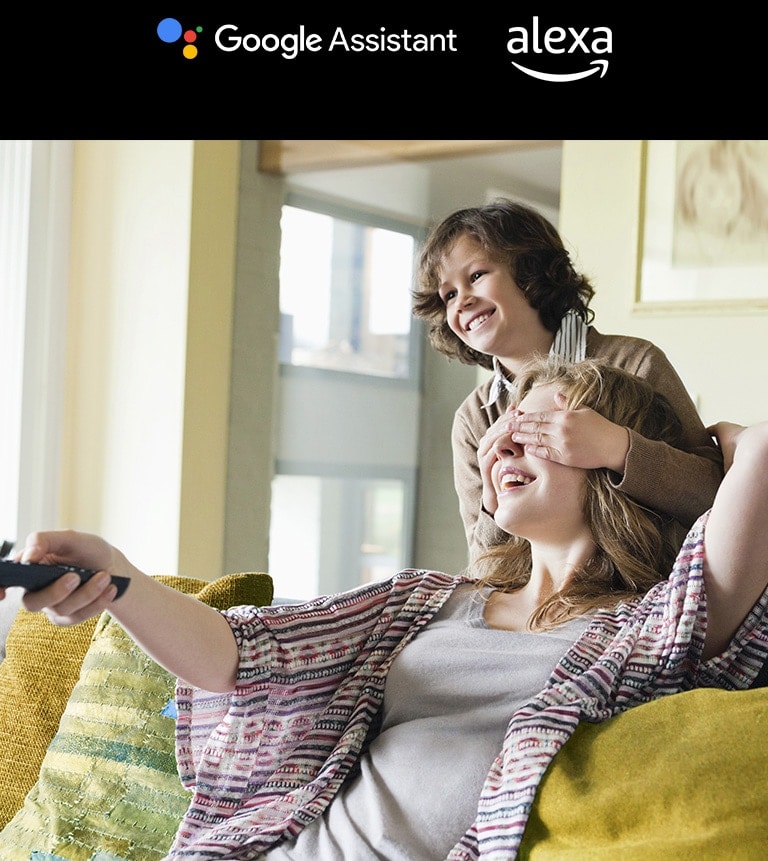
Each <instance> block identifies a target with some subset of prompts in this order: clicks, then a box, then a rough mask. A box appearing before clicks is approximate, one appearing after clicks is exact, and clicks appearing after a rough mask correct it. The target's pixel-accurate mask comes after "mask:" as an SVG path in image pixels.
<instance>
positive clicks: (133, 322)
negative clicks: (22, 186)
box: [60, 140, 239, 579]
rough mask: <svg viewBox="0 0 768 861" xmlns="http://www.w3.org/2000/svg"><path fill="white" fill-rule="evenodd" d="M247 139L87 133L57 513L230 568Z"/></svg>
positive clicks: (167, 569) (179, 559)
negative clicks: (232, 406) (227, 515)
mask: <svg viewBox="0 0 768 861" xmlns="http://www.w3.org/2000/svg"><path fill="white" fill-rule="evenodd" d="M238 160H239V142H238V141H197V142H193V141H189V140H180V141H142V140H130V141H77V142H76V147H75V171H74V182H73V187H74V193H73V225H72V258H71V287H70V308H69V320H68V338H67V340H68V354H67V373H66V384H65V415H64V427H63V443H62V460H63V468H62V500H61V524H60V525H61V526H63V527H71V528H77V529H83V530H86V531H90V532H96V533H99V534H101V535H103V536H104V537H105V538H107V539H108V540H109V541H111V542H113V543H115V544H116V545H117V546H118V547H120V548H121V549H123V550H124V551H125V553H126V554H127V555H128V556H129V557H130V558H131V559H132V561H134V562H135V563H136V564H137V565H139V566H140V567H142V568H144V569H145V570H147V571H150V572H152V573H176V572H182V573H185V574H187V575H189V576H196V577H203V578H205V579H210V578H212V577H215V576H218V575H219V574H220V573H222V548H223V529H224V482H225V476H226V455H227V426H228V409H229V394H228V393H229V367H230V356H231V344H230V342H231V309H232V293H233V256H234V245H235V225H236V213H237V176H238V170H239V161H238Z"/></svg>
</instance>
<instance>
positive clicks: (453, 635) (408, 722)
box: [263, 583, 588, 861]
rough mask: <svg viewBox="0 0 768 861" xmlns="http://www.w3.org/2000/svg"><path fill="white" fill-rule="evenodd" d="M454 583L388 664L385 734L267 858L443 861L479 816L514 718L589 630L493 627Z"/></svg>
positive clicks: (465, 588) (571, 625)
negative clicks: (319, 810)
mask: <svg viewBox="0 0 768 861" xmlns="http://www.w3.org/2000/svg"><path fill="white" fill-rule="evenodd" d="M488 594H489V592H488V590H485V592H484V593H482V594H481V593H480V592H479V591H478V589H477V587H476V586H475V585H474V584H471V583H470V584H465V585H461V586H458V587H457V588H456V590H455V591H454V594H453V595H452V596H451V597H450V598H449V599H448V601H447V602H446V603H445V605H444V606H443V607H442V608H441V609H440V611H439V612H438V614H437V615H436V616H435V618H434V619H433V620H432V621H431V622H430V623H429V624H428V625H427V626H426V627H425V628H424V630H423V631H421V632H420V633H419V634H418V636H417V637H415V638H414V640H413V641H412V642H411V643H409V644H408V645H407V646H406V647H405V648H404V649H403V651H402V652H401V653H400V654H399V655H398V657H397V658H396V659H395V660H394V661H393V663H392V667H391V669H390V671H389V675H388V676H387V682H386V688H385V692H384V705H383V722H382V727H381V732H380V733H379V735H378V736H377V737H376V738H375V739H374V740H373V742H372V743H371V745H370V748H369V750H368V752H367V754H366V755H365V756H364V757H363V758H362V759H361V762H360V771H359V772H358V773H356V774H355V776H354V777H353V778H350V779H349V780H348V781H347V783H346V784H345V785H344V787H342V790H341V791H340V793H339V795H338V796H337V797H336V798H335V799H334V800H333V801H332V802H331V804H330V806H329V807H328V809H327V810H326V812H325V814H324V815H323V816H321V817H319V818H318V819H316V820H315V821H314V822H312V823H310V824H309V825H308V826H307V827H306V828H305V829H304V830H303V831H302V832H301V833H300V834H299V836H298V837H297V838H296V839H295V840H291V841H288V842H283V843H280V844H279V845H278V846H276V847H274V848H273V849H271V850H270V851H269V852H268V853H267V854H266V855H264V856H263V857H264V858H268V859H269V861H287V859H291V861H337V859H338V861H373V859H377V861H382V859H386V861H438V859H444V858H445V857H446V855H447V854H448V853H449V852H450V850H451V849H452V848H453V846H454V845H455V844H456V842H457V841H458V840H459V839H460V838H461V836H462V835H463V834H464V832H465V831H466V830H467V829H468V828H469V826H470V825H471V824H472V822H473V821H474V819H475V816H476V812H477V802H478V799H479V797H480V791H481V789H482V786H483V782H484V780H485V778H486V776H487V774H488V771H489V769H490V767H491V764H492V763H493V760H494V759H495V758H496V755H497V754H498V753H499V751H500V750H501V745H502V741H503V738H504V733H505V731H506V728H507V725H508V723H509V720H510V718H511V716H512V715H513V714H514V712H515V711H517V709H518V708H519V707H520V706H521V705H523V704H524V703H525V702H526V701H527V700H528V699H530V697H532V696H534V695H535V694H537V693H538V692H539V691H540V690H541V689H542V688H543V687H544V686H545V684H546V681H547V679H548V678H549V676H550V674H551V672H552V670H553V668H554V667H555V665H556V664H557V662H558V661H559V660H560V658H561V657H562V656H563V654H564V653H565V652H566V651H567V650H568V648H569V647H570V646H571V644H572V643H573V642H574V641H575V640H576V639H577V638H578V637H579V635H580V634H581V633H582V632H583V631H584V629H585V628H586V626H587V623H588V620H587V619H586V618H582V619H574V620H572V621H570V622H567V623H566V624H564V625H561V626H560V627H558V628H556V629H555V630H553V631H546V632H541V633H527V632H526V633H522V632H517V631H502V630H498V629H493V628H489V627H488V626H487V625H486V624H485V621H484V618H483V609H484V607H485V597H486V596H487V595H488Z"/></svg>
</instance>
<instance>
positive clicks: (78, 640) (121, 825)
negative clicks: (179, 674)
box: [0, 574, 272, 861]
mask: <svg viewBox="0 0 768 861" xmlns="http://www.w3.org/2000/svg"><path fill="white" fill-rule="evenodd" d="M157 579H158V580H160V581H162V582H164V583H166V585H169V586H172V587H174V588H176V589H179V590H180V591H183V592H186V593H188V594H194V595H195V596H196V597H197V598H198V599H199V600H200V601H203V602H204V603H206V604H209V605H211V606H214V607H217V608H225V607H231V606H236V605H240V604H253V605H261V604H268V603H270V602H271V600H272V580H271V578H270V577H269V576H268V575H266V574H235V575H229V576H226V577H222V578H220V579H218V580H216V581H214V582H211V583H208V582H206V581H201V580H192V579H188V578H180V577H158V578H157ZM17 624H18V625H19V626H20V628H21V629H22V631H23V632H24V635H25V636H24V638H23V644H24V646H25V647H26V648H27V651H28V657H29V661H28V662H27V667H26V670H27V674H28V673H32V674H34V675H36V676H37V678H36V681H35V685H34V687H35V690H36V692H37V695H38V698H39V701H40V702H43V701H44V697H43V696H42V694H43V693H45V692H46V691H47V690H48V689H49V686H55V687H56V696H57V698H61V697H62V696H63V694H64V691H65V690H66V688H67V686H68V684H69V683H63V684H60V683H59V681H58V677H59V676H61V675H62V672H61V665H62V664H63V663H66V664H70V663H72V662H73V659H72V658H71V656H70V655H69V654H66V640H67V638H66V637H65V638H61V642H59V638H58V637H57V636H56V635H58V634H59V633H62V632H64V631H68V632H75V634H74V636H73V638H72V641H73V642H74V643H75V645H74V651H76V652H78V653H80V652H81V651H84V649H83V648H82V642H83V639H84V638H85V636H86V635H87V636H89V637H90V632H91V631H93V636H92V639H90V640H89V641H88V642H87V643H86V647H87V653H86V654H85V657H84V658H83V659H82V662H81V663H82V666H81V668H78V675H76V678H77V681H76V683H75V684H74V686H72V685H71V684H69V687H70V688H71V694H70V696H69V698H68V700H67V701H66V704H65V707H64V708H63V714H61V719H60V723H59V721H58V718H57V717H56V715H55V713H54V710H53V709H49V710H48V716H47V723H46V724H45V730H44V735H46V736H47V734H48V727H49V726H50V724H51V723H52V722H53V721H55V722H56V723H57V724H58V728H56V727H54V730H55V734H51V735H53V738H50V737H49V738H48V742H47V743H46V744H47V748H46V749H45V750H44V751H43V755H42V756H40V757H39V758H37V764H38V767H37V770H36V772H35V773H34V774H32V773H31V772H32V768H33V767H34V766H33V765H30V764H29V763H24V756H23V751H22V750H21V748H20V746H19V745H16V757H17V760H18V761H19V762H20V763H22V764H24V766H25V770H24V772H23V774H22V775H19V773H18V772H17V774H16V780H17V781H18V782H19V783H18V785H17V786H14V787H12V788H11V787H10V786H9V787H4V788H3V793H4V796H5V797H4V799H3V803H4V805H5V808H6V810H7V809H8V808H9V806H10V805H11V804H13V803H14V799H16V798H18V796H19V793H22V795H21V799H19V802H18V804H17V805H16V809H15V810H14V814H15V815H13V818H11V819H10V821H9V822H8V823H7V824H6V826H5V828H4V829H3V830H2V832H0V858H2V859H3V861H29V858H30V857H33V853H41V854H40V855H39V856H37V857H40V858H46V859H49V858H50V859H51V861H53V859H57V858H62V859H67V861H91V859H92V858H94V856H95V855H96V852H97V851H98V852H101V853H102V855H101V857H104V858H107V857H109V858H114V859H126V861H144V859H146V861H150V859H151V861H154V859H160V858H162V857H163V856H164V855H165V853H166V851H167V849H168V847H169V845H170V842H171V840H172V838H173V835H174V833H175V831H176V828H177V827H178V822H179V820H180V819H181V816H182V815H183V813H184V810H185V809H186V806H187V804H188V800H189V797H188V793H187V792H186V790H184V789H183V787H182V785H181V782H180V781H179V778H178V773H177V771H176V762H175V757H174V732H175V721H174V719H173V715H172V713H169V712H168V711H167V709H166V707H167V706H168V704H169V703H170V702H171V701H172V699H173V692H174V684H175V679H174V678H173V677H172V676H171V675H170V674H169V673H167V672H166V671H165V670H163V669H162V668H161V667H159V666H158V665H157V664H156V663H155V662H154V661H152V660H151V659H150V658H148V657H147V656H146V654H145V653H144V652H143V651H142V650H141V649H140V648H138V647H137V646H136V645H135V644H134V643H133V641H132V640H131V639H130V637H129V636H128V635H127V634H126V633H125V632H124V631H123V629H122V628H121V627H120V625H119V624H118V623H117V622H116V621H114V620H113V619H112V617H111V616H110V615H109V614H108V613H104V614H103V615H102V616H101V617H100V618H99V619H98V620H93V624H91V623H86V625H85V626H77V627H78V628H81V627H82V628H83V630H82V631H78V630H77V629H75V628H67V629H61V628H56V627H55V626H53V625H51V624H50V622H48V620H47V619H46V618H45V616H44V615H42V614H30V613H25V614H23V615H22V616H20V619H19V620H18V621H17V622H15V623H14V627H15V626H16V625H17ZM11 633H13V632H11ZM34 633H36V634H37V637H34V636H33V634H34ZM51 635H53V637H54V639H55V640H56V642H57V651H56V652H51V650H50V648H49V641H50V639H51ZM21 645H22V643H21V642H20V641H19V638H18V637H15V638H11V637H9V657H12V658H13V661H14V667H15V677H17V678H20V679H22V680H25V679H26V676H25V673H24V672H22V669H23V661H22V660H21V656H20V655H19V654H17V653H15V650H16V649H18V648H19V647H20V646H21ZM11 646H13V649H12V648H11ZM46 653H47V654H48V657H49V660H48V661H46V660H45V657H44V656H45V654H46ZM7 660H8V658H6V661H7ZM4 665H5V662H4V663H3V665H2V667H0V669H3V668H4ZM71 673H72V669H71V667H70V666H67V668H66V674H67V675H71ZM3 705H4V706H5V705H6V704H5V703H3ZM4 719H5V720H6V721H7V726H6V728H5V732H7V733H8V735H9V737H10V736H11V735H12V733H11V726H10V724H11V723H12V717H11V715H10V714H8V712H7V711H6V712H5V713H4ZM17 720H18V721H19V723H21V724H26V726H23V727H22V729H23V730H24V733H25V734H26V735H30V736H31V735H32V733H31V729H32V727H31V725H29V722H28V721H27V719H26V717H24V718H23V719H19V717H18V716H17ZM35 743H36V750H39V747H40V745H41V744H42V743H43V740H42V739H36V740H35ZM4 760H5V757H4ZM40 760H42V761H40ZM3 767H4V768H8V766H7V763H6V762H5V761H4V762H3ZM8 770H9V771H10V772H12V771H13V768H8ZM30 778H31V779H30ZM27 791H28V794H27ZM24 795H26V798H25V797H24ZM46 853H47V854H46Z"/></svg>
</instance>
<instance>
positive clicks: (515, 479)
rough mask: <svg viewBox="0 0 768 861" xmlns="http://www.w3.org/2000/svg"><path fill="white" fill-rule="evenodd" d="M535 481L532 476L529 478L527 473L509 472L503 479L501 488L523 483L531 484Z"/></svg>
mask: <svg viewBox="0 0 768 861" xmlns="http://www.w3.org/2000/svg"><path fill="white" fill-rule="evenodd" d="M532 481H533V479H532V478H529V477H528V476H527V475H518V474H513V473H507V474H506V475H505V476H504V477H503V478H502V479H501V489H502V490H507V489H508V488H510V487H516V486H518V485H521V484H530V483H531V482H532Z"/></svg>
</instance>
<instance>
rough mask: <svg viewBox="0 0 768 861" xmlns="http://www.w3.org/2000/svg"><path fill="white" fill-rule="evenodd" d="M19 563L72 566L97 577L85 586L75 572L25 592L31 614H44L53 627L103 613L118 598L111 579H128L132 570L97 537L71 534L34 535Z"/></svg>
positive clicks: (79, 533) (120, 554)
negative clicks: (40, 612) (113, 577)
mask: <svg viewBox="0 0 768 861" xmlns="http://www.w3.org/2000/svg"><path fill="white" fill-rule="evenodd" d="M16 558H17V559H19V560H20V561H22V562H39V563H42V564H44V565H74V566H76V567H78V568H90V569H92V570H95V571H96V572H97V573H96V574H95V575H94V576H93V577H91V578H90V579H89V580H88V581H86V582H85V583H82V585H81V580H80V577H79V576H78V575H77V573H75V572H69V573H67V574H63V575H62V576H61V577H59V578H58V579H57V580H55V581H54V582H53V583H51V584H50V585H49V586H46V587H45V588H43V589H40V590H38V591H35V592H25V593H24V597H23V599H22V603H23V605H24V607H25V609H27V610H29V611H30V612H33V613H35V612H39V611H41V610H43V611H45V613H46V615H47V616H48V618H49V619H50V620H51V622H53V623H54V624H56V625H61V626H67V625H77V624H79V623H80V622H83V621H84V620H85V619H89V618H91V617H92V616H96V615H98V614H100V613H102V612H103V611H104V610H106V609H107V608H108V607H109V606H110V604H111V603H112V601H113V600H114V598H115V596H116V594H117V588H116V587H115V586H114V585H113V584H112V575H113V574H115V575H119V576H122V577H130V576H131V575H132V574H133V569H132V566H131V565H130V564H129V563H128V561H127V559H126V558H125V557H124V556H123V554H122V553H120V552H119V551H118V550H117V549H116V548H114V547H112V546H111V545H110V544H108V543H107V542H106V541H104V540H103V539H102V538H99V537H98V536H96V535H88V534H86V533H81V532H73V531H69V530H66V531H64V530H63V531H53V532H33V533H32V534H31V535H30V536H29V537H28V538H27V540H26V542H25V545H24V548H23V549H22V550H21V551H20V553H19V554H17V556H16Z"/></svg>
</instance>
